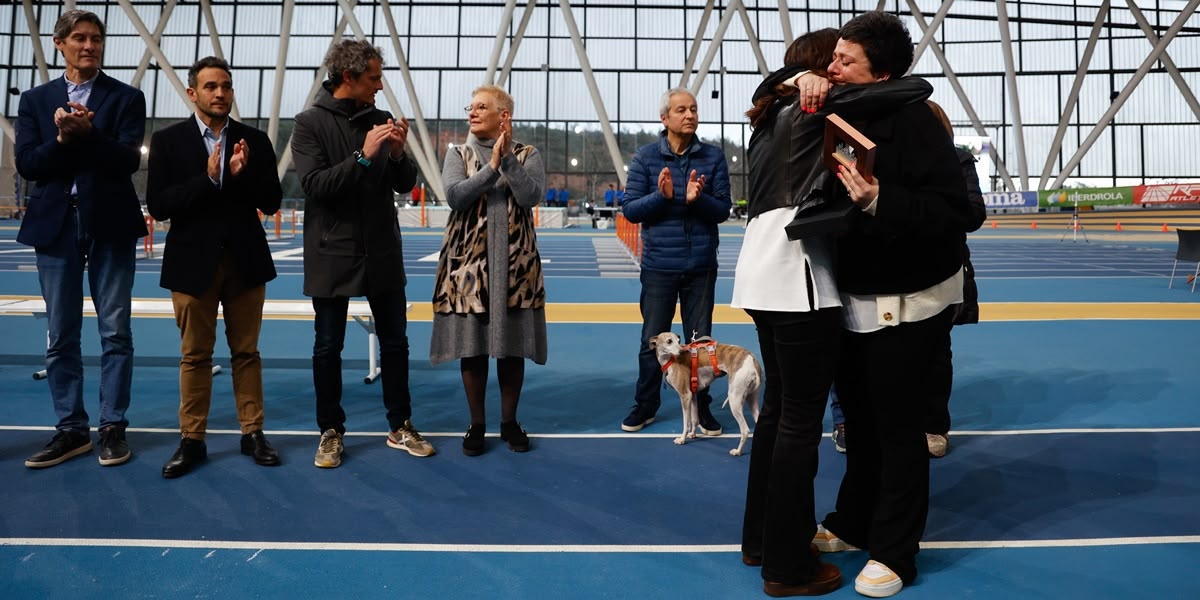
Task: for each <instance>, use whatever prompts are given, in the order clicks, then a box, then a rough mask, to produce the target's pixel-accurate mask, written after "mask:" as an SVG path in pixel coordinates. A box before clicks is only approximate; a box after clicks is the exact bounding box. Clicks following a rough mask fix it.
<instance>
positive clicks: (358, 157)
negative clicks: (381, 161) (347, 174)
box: [354, 150, 371, 167]
mask: <svg viewBox="0 0 1200 600" xmlns="http://www.w3.org/2000/svg"><path fill="white" fill-rule="evenodd" d="M354 160H355V162H357V163H358V164H360V165H362V166H364V167H369V166H371V159H369V158H367V157H366V156H364V155H363V153H362V150H355V151H354Z"/></svg>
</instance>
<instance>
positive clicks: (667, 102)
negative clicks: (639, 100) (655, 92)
mask: <svg viewBox="0 0 1200 600" xmlns="http://www.w3.org/2000/svg"><path fill="white" fill-rule="evenodd" d="M679 94H687V95H688V96H691V97H692V100H695V99H696V95H695V94H693V93H692V90H689V89H687V88H685V87H673V88H671V89H669V90H667V91H666V92H663V95H662V99H661V100H659V101H658V116H660V117H665V116H667V113H668V112H671V98H673V97H675V96H678V95H679Z"/></svg>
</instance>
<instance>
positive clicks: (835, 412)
mask: <svg viewBox="0 0 1200 600" xmlns="http://www.w3.org/2000/svg"><path fill="white" fill-rule="evenodd" d="M829 414H830V415H832V417H833V424H834V425H835V426H837V425H841V424H842V423H845V422H846V415H844V414H842V403H841V402H840V401H839V400H838V395H837V387H835V386H829Z"/></svg>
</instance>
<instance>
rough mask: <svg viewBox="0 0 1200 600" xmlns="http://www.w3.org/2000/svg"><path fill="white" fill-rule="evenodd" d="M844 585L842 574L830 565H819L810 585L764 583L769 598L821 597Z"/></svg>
mask: <svg viewBox="0 0 1200 600" xmlns="http://www.w3.org/2000/svg"><path fill="white" fill-rule="evenodd" d="M841 585H842V572H841V571H839V570H838V568H837V567H835V566H833V565H831V564H829V563H817V572H816V574H814V575H813V578H812V580H811V581H809V582H808V583H799V584H788V583H776V582H774V581H764V582H763V592H765V593H766V594H767V595H768V596H772V597H775V598H782V597H785V596H820V595H822V594H828V593H829V592H832V591H834V590H836V589H838V588H839V587H841Z"/></svg>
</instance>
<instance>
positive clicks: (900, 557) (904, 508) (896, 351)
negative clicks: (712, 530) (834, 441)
mask: <svg viewBox="0 0 1200 600" xmlns="http://www.w3.org/2000/svg"><path fill="white" fill-rule="evenodd" d="M952 318H953V308H947V309H946V310H944V311H942V312H941V313H940V314H938V315H937V316H934V317H931V318H929V319H926V320H924V321H919V322H916V323H905V324H903V325H898V326H895V327H887V328H884V329H882V330H880V331H874V332H871V333H852V332H846V334H845V337H844V338H843V341H842V359H841V363H840V365H839V366H838V375H837V391H838V398H839V399H840V401H841V405H842V411H843V412H845V413H846V429H847V430H848V431H852V432H853V433H852V434H851V435H849V436H847V449H846V450H847V451H846V475H845V476H844V477H843V478H842V485H841V489H840V490H838V499H837V509H836V510H835V511H834V512H831V513H829V515H827V516H826V517H825V521H824V525H825V527H826V528H827V529H829V530H830V531H832V532H833V533H834V534H836V535H837V536H838V537H840V538H841V539H842V540H844V541H845V542H846V543H848V544H851V545H853V546H857V547H859V548H862V549H864V550H868V551H869V552H870V557H871V558H872V559H874V560H876V561H879V562H881V563H883V564H885V565H887V566H888V568H890V569H892V570H893V571H895V573H896V574H897V575H899V576H900V578H901V579H902V580H903V581H904V583H906V584H908V583H912V581H913V580H914V579H915V578H916V576H917V562H916V557H917V552H918V551H919V550H920V543H921V536H923V535H924V533H925V518H926V516H927V514H928V512H929V448H928V446H927V445H926V442H925V424H924V420H925V414H926V411H927V410H928V393H929V388H928V382H929V381H931V378H932V377H935V375H934V373H933V369H931V363H932V357H933V356H934V355H935V354H936V353H937V352H939V351H940V349H941V345H942V344H943V343H944V342H943V340H944V339H945V336H947V335H948V334H949V331H950V324H951V319H952Z"/></svg>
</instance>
